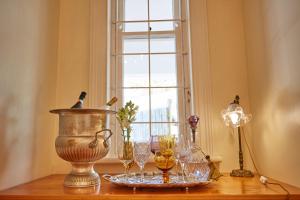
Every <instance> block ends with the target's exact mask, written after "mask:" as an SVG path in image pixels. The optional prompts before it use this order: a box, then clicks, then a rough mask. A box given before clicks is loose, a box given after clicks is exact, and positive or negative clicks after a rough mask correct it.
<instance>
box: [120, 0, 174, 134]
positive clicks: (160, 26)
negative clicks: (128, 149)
mask: <svg viewBox="0 0 300 200" xmlns="http://www.w3.org/2000/svg"><path fill="white" fill-rule="evenodd" d="M123 1H124V10H123V11H124V15H123V16H124V17H123V18H124V20H123V21H126V22H124V23H122V24H121V25H120V26H119V28H120V29H121V30H122V32H123V33H130V34H127V35H125V34H124V35H123V37H122V52H121V53H122V67H123V70H122V71H123V85H122V87H123V89H122V93H123V103H125V102H127V101H129V100H132V101H133V102H134V103H135V104H137V105H138V106H139V113H138V115H137V121H136V122H138V123H135V124H133V129H134V135H133V136H134V138H136V137H137V135H138V137H143V136H142V135H144V136H147V135H149V134H152V135H160V134H168V133H171V134H174V135H178V122H179V114H178V90H179V88H178V77H177V76H178V74H177V65H178V63H177V55H176V52H177V51H178V50H177V49H176V48H177V47H176V34H175V32H174V30H175V29H176V28H177V22H175V21H155V22H149V24H150V27H151V32H150V34H152V32H153V33H155V34H153V35H151V37H150V39H149V38H148V34H147V31H148V21H146V20H172V19H175V14H174V0H149V19H148V0H123ZM128 21H146V22H138V23H137V22H133V23H130V22H128ZM166 32H168V34H166ZM145 33H146V34H145ZM160 34H161V35H160ZM149 43H150V45H149ZM149 46H150V48H149ZM128 54H130V55H128ZM150 107H151V111H150ZM150 131H151V132H150Z"/></svg>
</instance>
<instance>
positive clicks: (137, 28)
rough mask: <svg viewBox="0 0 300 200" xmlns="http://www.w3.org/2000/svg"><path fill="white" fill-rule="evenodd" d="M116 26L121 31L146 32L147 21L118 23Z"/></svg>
mask: <svg viewBox="0 0 300 200" xmlns="http://www.w3.org/2000/svg"><path fill="white" fill-rule="evenodd" d="M117 27H118V28H119V30H120V31H121V32H146V31H148V23H145V22H143V23H137V22H135V23H118V25H117Z"/></svg>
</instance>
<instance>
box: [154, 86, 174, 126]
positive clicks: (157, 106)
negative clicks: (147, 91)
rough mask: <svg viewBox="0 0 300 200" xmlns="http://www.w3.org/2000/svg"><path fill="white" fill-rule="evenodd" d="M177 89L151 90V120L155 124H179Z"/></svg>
mask: <svg viewBox="0 0 300 200" xmlns="http://www.w3.org/2000/svg"><path fill="white" fill-rule="evenodd" d="M177 98H178V92H177V88H159V89H157V88H152V89H151V109H152V110H151V120H152V121H153V122H178V99H177Z"/></svg>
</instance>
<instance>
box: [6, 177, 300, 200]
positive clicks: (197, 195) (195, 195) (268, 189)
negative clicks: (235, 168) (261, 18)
mask: <svg viewBox="0 0 300 200" xmlns="http://www.w3.org/2000/svg"><path fill="white" fill-rule="evenodd" d="M63 179H64V175H51V176H47V177H45V178H42V179H38V180H35V181H32V182H30V183H26V184H22V185H19V186H16V187H13V188H11V189H7V190H4V191H1V192H0V199H44V200H46V199H105V200H110V199H113V200H115V199H138V200H142V199H152V200H154V199H159V200H173V199H174V200H175V199H185V200H188V199H210V200H212V199H218V200H220V199H247V200H250V199H272V200H276V199H287V195H286V192H285V191H284V190H282V189H281V188H280V187H279V186H276V185H269V186H265V185H263V184H261V183H260V182H259V179H258V177H254V178H237V177H230V176H229V175H227V174H226V175H225V176H223V177H221V178H220V179H219V181H216V182H212V183H211V184H209V185H206V186H203V187H199V188H190V189H189V190H188V191H186V190H185V189H137V190H136V191H133V190H132V189H130V188H125V187H117V186H115V185H112V184H111V183H109V182H107V181H105V180H102V182H101V186H100V187H95V188H82V189H80V188H79V189H72V188H66V187H64V186H63V185H62V183H63ZM284 186H285V187H286V188H287V189H288V190H289V192H290V193H291V195H290V199H299V200H300V189H299V188H296V187H293V186H290V185H287V184H284Z"/></svg>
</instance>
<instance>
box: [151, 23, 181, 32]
mask: <svg viewBox="0 0 300 200" xmlns="http://www.w3.org/2000/svg"><path fill="white" fill-rule="evenodd" d="M150 27H151V31H174V29H175V28H176V27H178V22H150Z"/></svg>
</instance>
